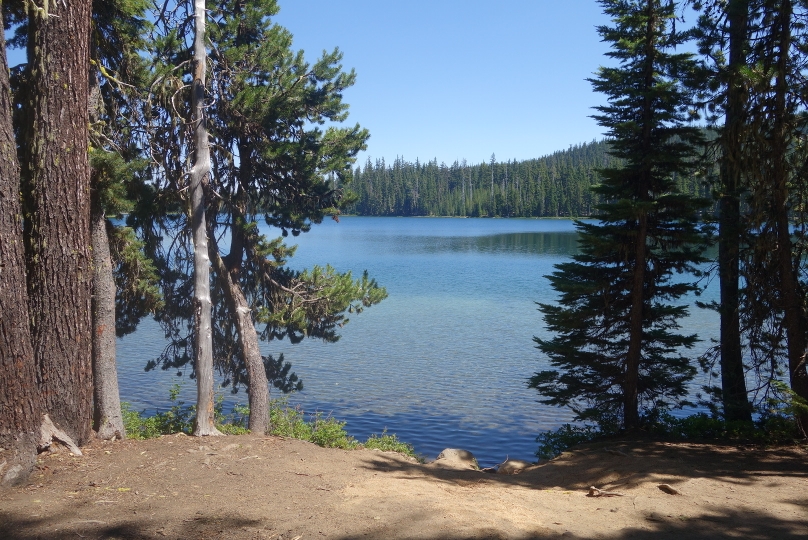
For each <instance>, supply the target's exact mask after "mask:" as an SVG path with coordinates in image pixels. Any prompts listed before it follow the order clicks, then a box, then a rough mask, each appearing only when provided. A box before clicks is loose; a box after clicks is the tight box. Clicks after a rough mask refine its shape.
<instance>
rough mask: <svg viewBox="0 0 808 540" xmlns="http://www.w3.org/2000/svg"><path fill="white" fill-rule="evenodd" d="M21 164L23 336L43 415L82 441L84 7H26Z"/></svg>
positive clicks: (86, 311) (83, 0)
mask: <svg viewBox="0 0 808 540" xmlns="http://www.w3.org/2000/svg"><path fill="white" fill-rule="evenodd" d="M27 4H28V15H29V20H28V23H29V34H28V68H29V81H30V85H31V86H30V92H29V94H28V102H27V103H26V104H25V105H26V108H27V109H28V116H29V118H28V122H27V125H26V126H25V142H24V146H25V148H24V149H23V152H24V154H25V155H26V159H25V161H24V162H23V163H22V165H23V173H24V177H25V179H26V181H27V185H26V186H25V187H26V191H27V192H26V194H25V197H26V203H27V205H28V206H27V213H26V216H25V226H26V242H27V245H26V247H27V264H28V289H29V299H30V319H29V320H30V321H31V336H32V343H33V347H34V359H35V362H36V367H37V378H38V383H39V388H40V391H41V397H42V403H43V408H44V412H46V413H48V414H49V415H50V416H51V418H52V419H53V421H54V422H55V423H56V424H57V425H58V426H60V427H61V428H62V429H63V430H64V431H65V433H67V435H69V436H70V437H71V438H72V439H73V440H74V441H75V442H76V443H77V444H83V443H84V442H86V441H87V440H88V439H89V438H90V434H91V429H90V421H91V415H92V366H91V358H92V323H91V315H90V314H91V306H90V303H91V286H92V283H91V282H92V274H93V271H92V260H91V257H90V166H89V162H88V156H87V151H88V112H87V110H88V104H87V96H88V89H89V86H88V67H89V62H90V57H89V36H90V12H91V5H92V2H91V1H90V0H71V1H70V2H52V1H51V2H48V1H45V0H31V1H29V2H28V3H27Z"/></svg>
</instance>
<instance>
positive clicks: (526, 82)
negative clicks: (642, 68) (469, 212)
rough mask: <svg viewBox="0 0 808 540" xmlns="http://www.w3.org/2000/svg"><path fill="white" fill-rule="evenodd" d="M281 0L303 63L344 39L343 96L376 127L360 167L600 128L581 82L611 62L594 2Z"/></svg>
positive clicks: (484, 154)
mask: <svg viewBox="0 0 808 540" xmlns="http://www.w3.org/2000/svg"><path fill="white" fill-rule="evenodd" d="M278 1H279V5H280V8H281V12H280V13H279V14H278V15H277V16H276V17H275V21H276V22H278V23H279V24H281V25H283V26H285V27H286V28H288V29H289V30H290V31H291V32H292V34H293V35H294V37H295V40H294V47H295V48H297V49H303V50H304V51H305V52H306V56H307V59H308V60H309V61H310V62H312V61H314V60H315V59H316V57H318V56H319V55H320V54H321V52H322V51H323V50H324V49H327V50H329V51H330V50H332V49H333V48H334V47H339V48H340V50H341V51H342V52H343V53H344V58H343V66H344V67H345V69H351V68H354V69H355V70H356V73H357V82H356V85H355V86H354V87H353V88H351V89H350V90H348V91H347V92H346V93H345V100H346V102H347V103H349V104H350V106H351V109H350V113H351V114H350V117H349V122H351V123H355V122H358V123H359V124H361V125H362V126H363V127H366V128H368V129H369V130H370V134H371V138H370V141H369V143H368V150H367V152H365V153H364V154H363V155H361V156H360V158H359V161H360V163H363V162H364V161H365V160H366V159H367V158H368V157H370V158H371V159H373V160H376V159H378V158H384V159H385V160H386V161H387V162H388V163H389V162H392V160H393V159H395V157H396V156H403V157H404V159H406V160H408V161H415V159H416V158H419V159H420V160H421V161H427V160H430V159H432V158H437V159H438V162H446V163H447V164H451V163H452V162H453V161H455V160H462V159H463V158H465V159H467V160H468V162H469V163H479V162H482V161H488V160H489V159H490V156H491V154H492V153H496V156H497V160H498V161H505V160H507V159H514V158H515V159H520V160H521V159H529V158H534V157H540V156H542V155H545V154H549V153H552V152H554V151H556V150H563V149H566V148H568V147H569V146H570V145H572V144H577V143H581V142H588V141H591V140H593V139H600V138H602V136H603V135H602V133H603V130H602V129H601V128H600V127H599V126H598V125H597V124H596V123H595V121H594V120H592V119H591V118H589V115H591V114H592V112H593V111H592V106H594V105H597V104H600V103H603V102H604V100H603V98H602V97H601V96H600V95H599V94H596V93H594V92H593V91H592V88H591V85H590V84H589V82H587V81H586V80H585V79H586V78H587V77H590V76H592V74H593V73H594V72H595V71H596V70H597V68H598V66H600V65H602V64H604V63H606V62H607V61H608V59H607V58H605V57H604V56H603V53H604V52H606V51H607V49H608V47H607V45H606V44H604V43H601V41H600V36H599V35H598V34H597V32H596V29H595V27H596V26H597V25H600V24H606V23H608V19H607V18H606V17H605V16H604V15H603V14H602V12H601V9H600V6H599V5H598V3H597V2H595V1H594V0H500V1H499V2H491V1H486V2H483V1H481V0H409V1H407V2H392V1H386V0H278Z"/></svg>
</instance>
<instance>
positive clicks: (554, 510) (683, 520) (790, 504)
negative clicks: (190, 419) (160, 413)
mask: <svg viewBox="0 0 808 540" xmlns="http://www.w3.org/2000/svg"><path fill="white" fill-rule="evenodd" d="M84 450H85V451H84V456H83V457H73V456H71V455H70V454H69V453H67V452H66V451H64V450H62V451H60V452H57V453H55V454H43V455H42V456H41V461H40V465H39V467H38V470H37V471H36V472H35V474H34V476H33V478H32V483H31V484H29V485H27V486H23V487H20V488H15V489H12V490H7V491H5V492H1V493H0V538H3V539H9V540H11V539H26V540H28V539H34V538H43V539H44V538H48V539H52V538H55V539H62V538H64V539H67V538H70V539H80V538H91V539H95V538H109V539H112V538H121V539H124V538H126V539H135V538H138V539H164V538H172V539H187V538H201V539H207V538H222V539H224V538H228V539H230V538H235V539H273V540H310V539H318V538H329V539H355V538H356V539H358V538H384V539H387V538H428V539H443V538H446V539H461V538H514V539H528V538H555V537H562V538H571V539H573V538H605V539H623V538H639V539H651V538H653V539H655V540H659V539H673V538H676V539H680V538H747V539H782V540H789V539H798V538H799V539H801V540H805V539H806V538H808V459H807V458H808V450H806V448H805V447H789V448H780V449H774V450H763V449H759V448H751V447H719V446H711V445H695V444H667V443H661V442H649V441H641V440H619V441H611V442H609V443H598V444H592V445H587V446H583V447H579V448H578V449H576V450H574V451H571V452H568V453H566V454H564V455H563V456H560V457H559V458H557V459H555V460H553V461H551V462H548V463H546V464H543V465H540V466H538V467H535V468H532V469H528V470H526V471H524V472H522V473H521V474H518V475H512V476H508V475H498V474H487V473H483V472H479V471H471V470H447V469H443V468H441V467H438V466H436V464H432V465H420V464H417V463H413V462H412V461H410V460H408V459H407V458H404V457H402V456H399V455H397V454H391V453H382V452H376V451H368V450H361V451H343V450H333V449H323V448H319V447H317V446H314V445H312V444H309V443H305V442H301V441H296V440H289V439H281V438H277V437H257V436H240V437H222V438H211V439H195V438H192V437H186V436H169V437H163V438H161V439H155V440H150V441H123V442H121V441H118V442H111V443H101V442H98V443H94V444H93V445H91V446H90V447H88V448H86V449H84ZM659 484H669V485H670V486H672V487H673V488H675V490H677V491H679V494H678V495H670V494H668V493H665V492H663V491H662V490H660V489H659V488H658V485H659ZM590 486H595V487H597V488H600V489H603V490H609V491H617V492H619V493H621V494H622V496H601V497H591V496H588V492H589V487H590Z"/></svg>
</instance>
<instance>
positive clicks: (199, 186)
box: [189, 0, 221, 436]
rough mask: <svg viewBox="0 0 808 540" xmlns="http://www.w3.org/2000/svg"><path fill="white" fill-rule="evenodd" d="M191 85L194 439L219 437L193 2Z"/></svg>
mask: <svg viewBox="0 0 808 540" xmlns="http://www.w3.org/2000/svg"><path fill="white" fill-rule="evenodd" d="M194 21H195V28H194V74H193V76H194V81H193V83H192V85H191V129H192V131H193V145H194V146H193V156H194V161H193V166H192V168H191V172H190V175H189V176H190V190H191V227H192V230H193V242H194V307H195V311H196V313H195V317H196V320H195V331H194V340H195V343H194V352H195V358H194V360H195V362H196V364H195V371H196V389H197V402H196V422H195V424H194V435H196V436H205V435H221V433H220V432H219V430H217V429H216V426H215V424H214V418H213V329H212V321H211V298H210V257H209V256H208V236H207V226H206V220H205V206H206V204H205V193H204V186H203V183H204V182H208V181H209V176H210V145H209V142H208V130H207V127H206V125H205V77H206V68H207V64H206V62H207V52H206V51H205V0H194Z"/></svg>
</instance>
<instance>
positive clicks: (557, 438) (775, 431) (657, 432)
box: [536, 413, 804, 459]
mask: <svg viewBox="0 0 808 540" xmlns="http://www.w3.org/2000/svg"><path fill="white" fill-rule="evenodd" d="M643 432H644V433H646V434H650V435H653V436H656V437H659V438H660V439H664V440H669V441H699V442H707V441H714V442H736V443H752V444H761V445H780V444H791V443H794V442H795V441H798V440H801V439H802V440H804V437H803V435H802V434H801V433H800V431H799V428H798V426H797V423H796V422H795V420H794V418H793V417H792V416H788V415H783V414H762V415H760V416H759V417H758V418H757V419H756V420H755V421H754V422H752V423H749V422H727V421H726V420H723V419H722V418H719V417H716V416H710V415H707V414H704V413H699V414H693V415H690V416H686V417H684V418H676V417H674V416H672V415H670V414H668V413H661V414H659V415H657V416H655V417H654V418H646V422H645V428H644V430H643ZM614 435H618V431H617V430H614V429H602V428H601V427H599V426H595V425H572V424H564V425H563V426H561V427H560V428H558V429H556V430H555V431H548V432H545V433H542V434H541V435H539V436H538V437H536V442H538V443H539V448H538V450H537V451H536V456H538V457H539V458H540V459H552V458H554V457H556V456H558V455H560V454H561V453H562V452H563V451H565V450H567V449H569V448H571V447H573V446H575V445H578V444H582V443H586V442H592V441H595V440H597V439H600V438H604V437H610V436H614Z"/></svg>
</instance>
